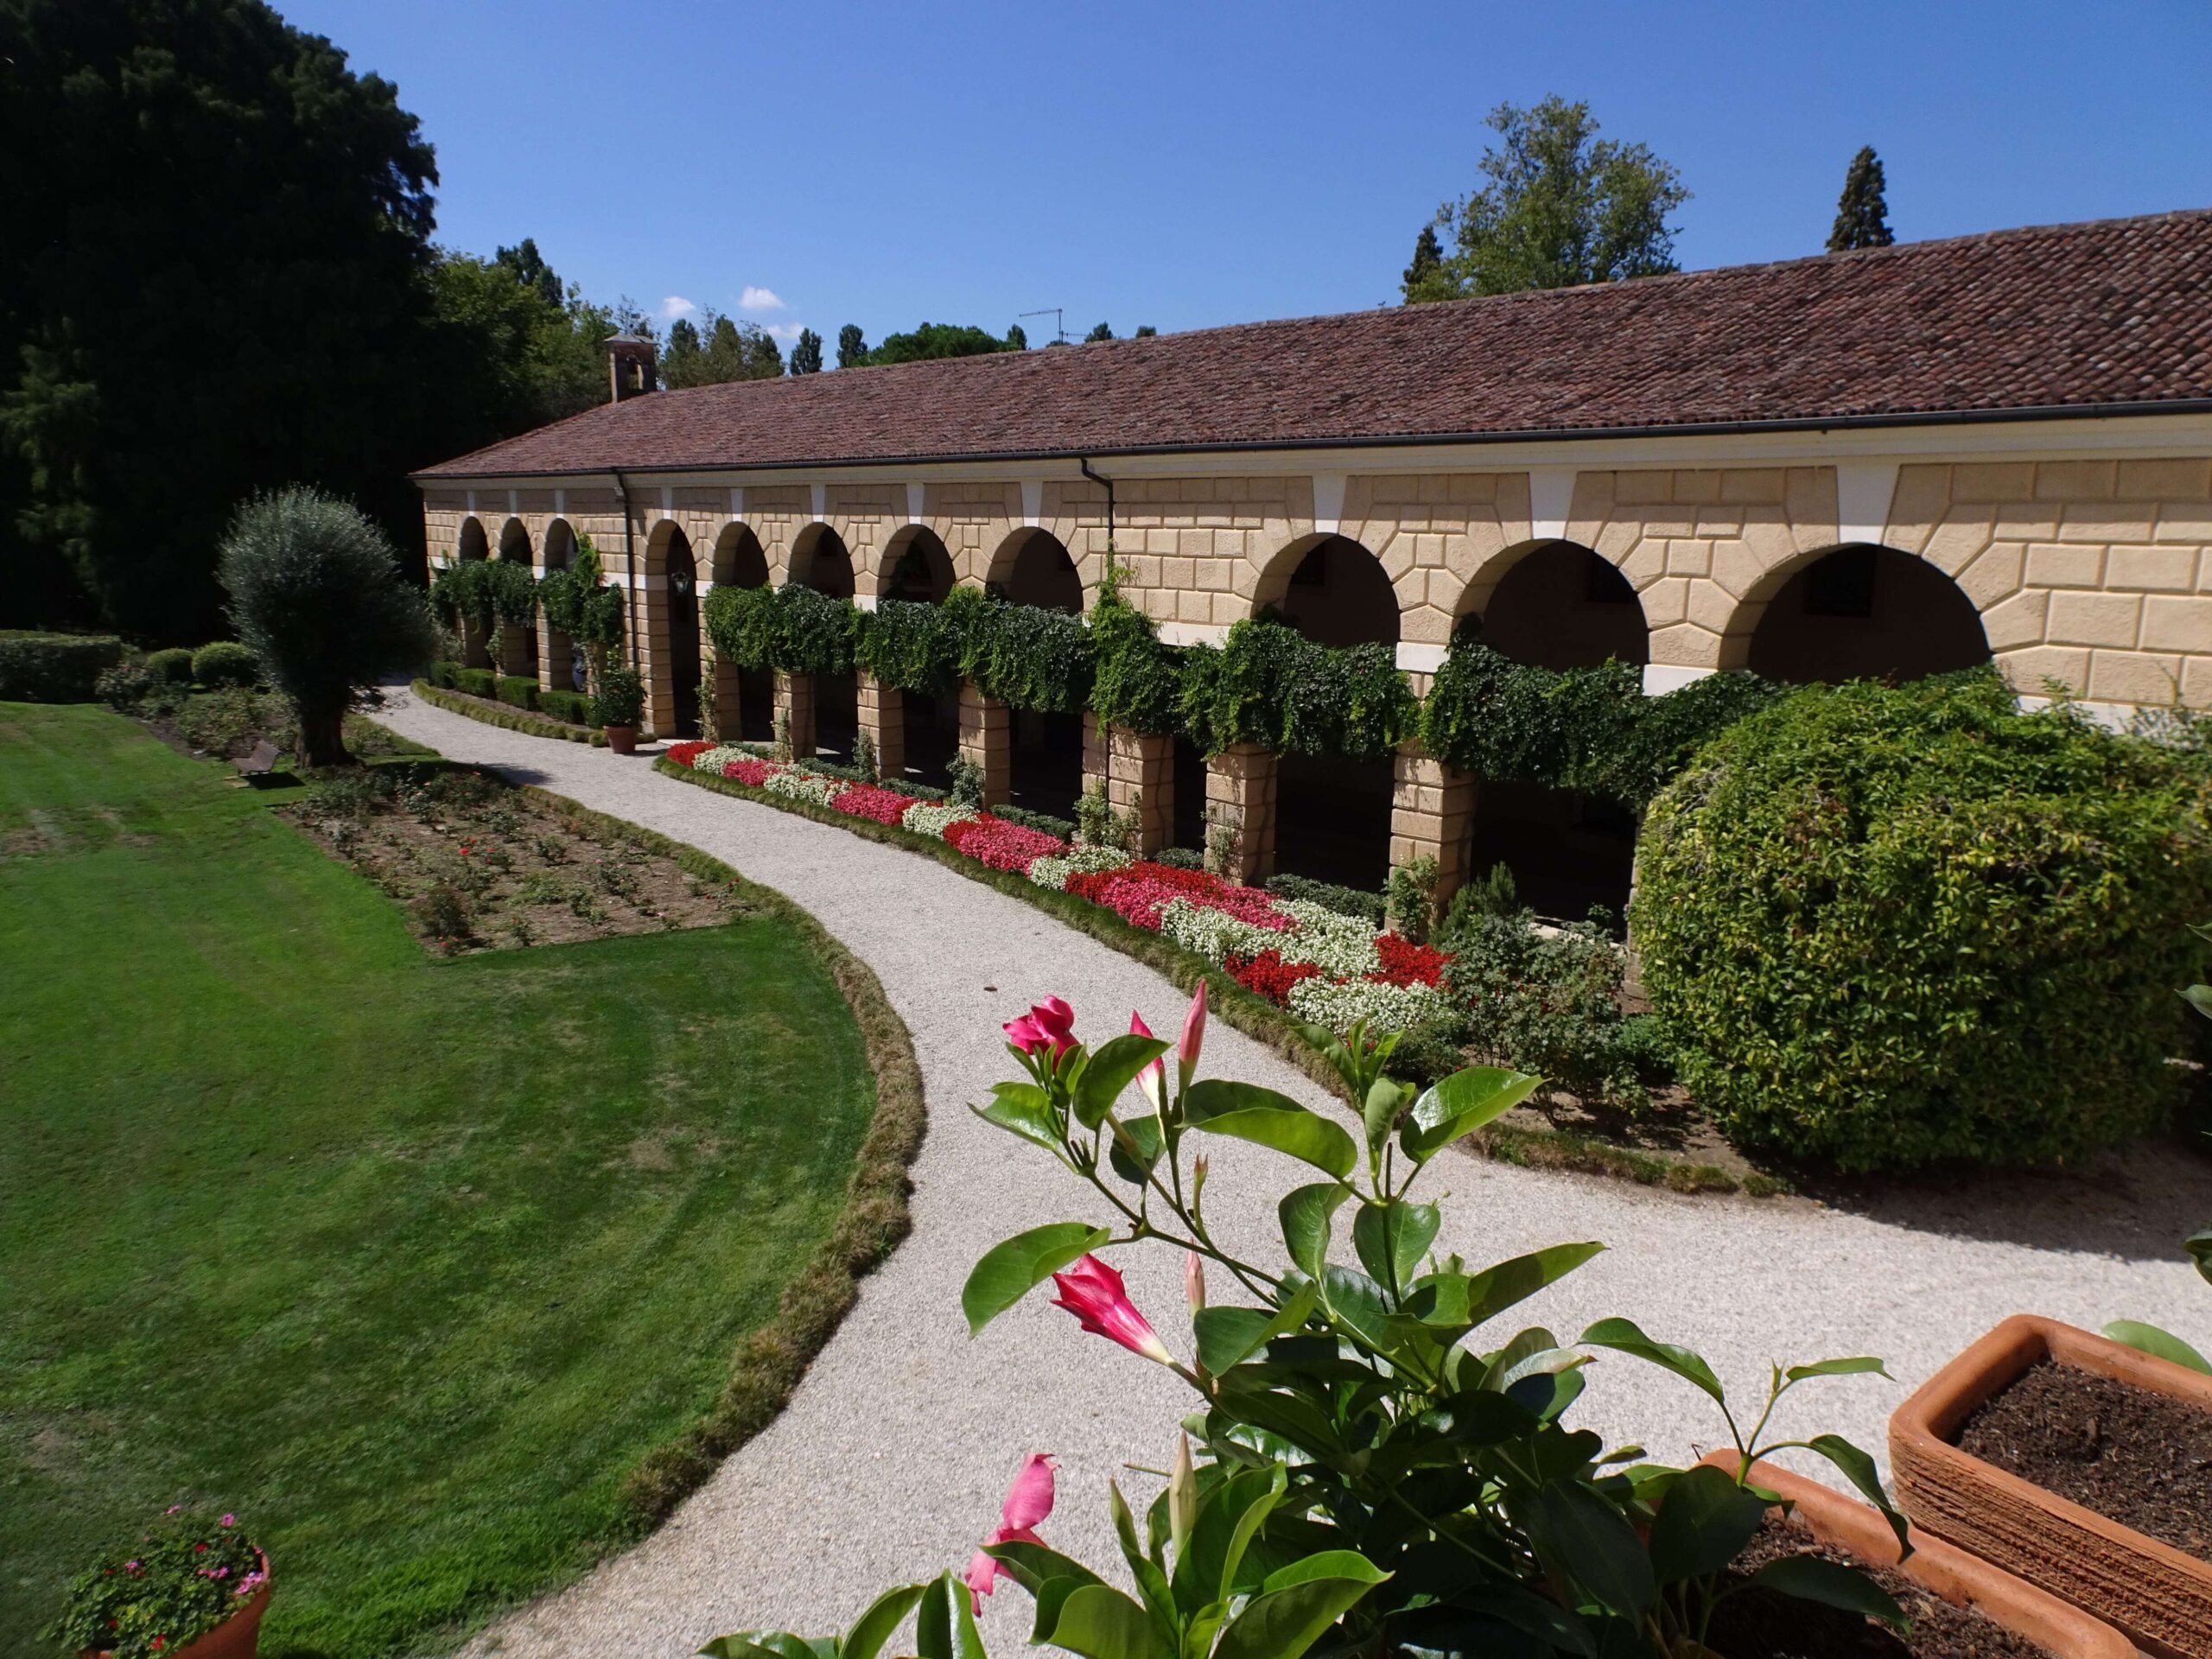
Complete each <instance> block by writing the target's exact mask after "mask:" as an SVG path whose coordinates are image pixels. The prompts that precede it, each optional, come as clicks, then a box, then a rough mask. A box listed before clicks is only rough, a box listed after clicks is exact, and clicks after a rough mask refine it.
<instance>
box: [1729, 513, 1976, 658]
mask: <svg viewBox="0 0 2212 1659" xmlns="http://www.w3.org/2000/svg"><path fill="white" fill-rule="evenodd" d="M1990 656H1991V652H1990V647H1989V636H1988V633H1987V632H1986V630H1985V629H1984V627H1983V626H1982V620H1981V612H1980V609H1979V608H1978V607H1976V606H1975V604H1974V601H1973V600H1972V599H1971V598H1970V597H1968V596H1967V593H1966V591H1965V589H1963V588H1961V587H1960V586H1959V584H1958V583H1957V582H1955V581H1954V580H1953V579H1952V578H1951V577H1950V576H1949V575H1947V574H1946V573H1945V572H1944V571H1943V570H1942V569H1941V568H1940V567H1939V566H1937V565H1936V564H1934V563H1931V562H1929V560H1927V559H1924V558H1922V557H1920V556H1918V555H1916V554H1912V553H1907V552H1904V551H1902V550H1899V549H1897V548H1894V547H1887V546H1884V545H1881V544H1879V543H1872V542H1850V543H1842V544H1840V545H1838V546H1832V547H1826V548H1818V549H1815V550H1813V551H1811V552H1809V553H1805V554H1801V555H1799V556H1797V557H1796V558H1794V559H1786V560H1783V561H1781V562H1779V563H1777V564H1775V565H1774V566H1773V567H1772V568H1770V569H1768V570H1766V571H1765V572H1764V573H1763V574H1762V575H1760V577H1759V579H1758V581H1757V582H1754V583H1753V584H1752V585H1751V588H1750V589H1749V590H1748V591H1747V592H1746V593H1745V595H1744V597H1743V598H1742V600H1741V601H1738V604H1737V605H1736V607H1735V608H1734V610H1733V611H1732V612H1731V613H1730V614H1729V618H1728V622H1727V626H1726V627H1725V628H1724V629H1723V630H1722V632H1721V636H1720V665H1721V666H1722V667H1724V668H1748V669H1750V670H1751V671H1753V672H1754V673H1758V674H1764V675H1765V676H1766V677H1768V678H1770V679H1777V680H1782V681H1784V682H1787V683H1790V684H1805V683H1811V682H1814V681H1836V680H1847V679H1889V680H1916V679H1920V678H1922V677H1924V676H1926V675H1929V674H1940V673H1943V672H1946V671H1949V670H1953V669H1961V668H1972V667H1974V666H1975V665H1977V664H1981V663H1986V662H1987V661H1989V660H1990Z"/></svg>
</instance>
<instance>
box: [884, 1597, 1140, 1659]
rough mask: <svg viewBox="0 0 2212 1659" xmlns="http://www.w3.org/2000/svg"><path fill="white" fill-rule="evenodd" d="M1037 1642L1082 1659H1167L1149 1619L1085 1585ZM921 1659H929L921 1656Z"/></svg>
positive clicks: (1129, 1603)
mask: <svg viewBox="0 0 2212 1659" xmlns="http://www.w3.org/2000/svg"><path fill="white" fill-rule="evenodd" d="M1039 1639H1040V1640H1042V1641H1046V1642H1050V1643H1052V1645H1053V1646H1054V1647H1056V1648H1065V1649H1067V1650H1068V1651H1069V1652H1070V1653H1080V1654H1083V1655H1084V1656H1085V1659H1167V1656H1168V1655H1169V1654H1172V1652H1173V1649H1162V1648H1161V1647H1160V1643H1159V1642H1158V1641H1157V1639H1156V1636H1155V1633H1154V1629H1153V1621H1152V1615H1151V1614H1149V1613H1147V1612H1146V1611H1145V1610H1144V1609H1143V1608H1142V1607H1141V1606H1139V1605H1137V1604H1136V1603H1135V1601H1133V1600H1132V1599H1130V1598H1128V1596H1126V1595H1124V1594H1122V1592H1120V1591H1119V1590H1116V1589H1115V1588H1114V1587H1113V1586H1111V1585H1105V1584H1086V1585H1083V1586H1078V1587H1077V1588H1076V1589H1074V1590H1072V1591H1071V1592H1069V1593H1068V1595H1067V1597H1066V1598H1065V1599H1064V1600H1062V1601H1061V1603H1060V1605H1059V1616H1058V1618H1056V1619H1054V1620H1053V1621H1052V1630H1050V1631H1049V1632H1048V1633H1046V1635H1044V1636H1042V1637H1039ZM922 1659H930V1656H929V1655H927V1654H924V1655H923V1656H922Z"/></svg>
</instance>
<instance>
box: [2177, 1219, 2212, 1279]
mask: <svg viewBox="0 0 2212 1659" xmlns="http://www.w3.org/2000/svg"><path fill="white" fill-rule="evenodd" d="M2181 1247H2182V1249H2184V1250H2186V1251H2187V1252H2188V1253H2189V1259H2190V1261H2192V1262H2196V1270H2197V1272H2199V1273H2201V1274H2203V1275H2204V1277H2205V1278H2206V1279H2208V1280H2212V1227H2207V1228H2204V1229H2202V1230H2201V1231H2198V1232H2194V1233H2191V1234H2190V1236H2188V1237H2187V1238H2185V1239H2183V1240H2182V1242H2181Z"/></svg>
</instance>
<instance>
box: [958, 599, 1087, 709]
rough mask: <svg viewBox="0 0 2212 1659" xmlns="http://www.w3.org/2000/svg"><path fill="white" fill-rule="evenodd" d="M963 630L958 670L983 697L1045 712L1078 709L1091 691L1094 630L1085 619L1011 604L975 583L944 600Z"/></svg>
mask: <svg viewBox="0 0 2212 1659" xmlns="http://www.w3.org/2000/svg"><path fill="white" fill-rule="evenodd" d="M945 608H946V609H947V610H948V611H950V612H952V613H954V615H953V625H954V626H957V627H958V628H959V629H960V631H961V634H962V646H961V658H960V671H961V675H962V677H963V678H965V679H969V680H972V681H974V682H975V683H976V685H977V686H979V687H980V688H981V689H982V691H983V693H984V695H985V696H993V697H996V698H998V699H999V700H1000V701H1001V702H1007V703H1011V704H1012V705H1013V706H1014V708H1016V709H1034V710H1037V711H1038V712H1039V713H1043V714H1054V715H1072V714H1079V713H1081V712H1082V710H1083V709H1084V707H1085V706H1086V699H1087V698H1088V697H1089V696H1090V682H1091V666H1092V665H1091V652H1090V633H1089V632H1088V631H1087V630H1086V629H1085V628H1084V625H1083V619H1082V618H1081V617H1079V616H1071V615H1070V614H1068V613H1066V612H1065V611H1048V610H1045V609H1043V608H1041V607H1038V606H1034V605H1011V604H1008V603H1007V601H1004V600H1001V599H994V598H992V597H991V596H990V595H988V594H981V593H977V592H976V590H975V589H973V588H959V589H956V590H955V591H954V593H953V594H952V596H951V597H950V598H949V599H947V600H946V601H945Z"/></svg>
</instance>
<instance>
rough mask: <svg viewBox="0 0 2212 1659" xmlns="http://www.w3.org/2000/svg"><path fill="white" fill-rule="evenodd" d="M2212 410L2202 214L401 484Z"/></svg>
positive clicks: (882, 384)
mask: <svg viewBox="0 0 2212 1659" xmlns="http://www.w3.org/2000/svg"><path fill="white" fill-rule="evenodd" d="M2208 399H2212V211H2204V212H2194V213H2167V214H2161V215H2159V216H2157V217H2154V218H2148V219H2107V220H2104V221H2101V222H2099V223H2094V224H2087V225H2060V226H2041V227H2037V228H2032V229H2027V230H2017V231H2000V232H1992V233H1989V234H1986V235H1980V236H1968V237H1960V238H1955V239H1952V240H1948V241H1942V242H1920V243H1910V244H1906V245H1902V246H1898V247H1894V248H1885V249H1878V250H1870V251H1865V252H1859V253H1847V254H1834V255H1828V256H1825V257H1819V258H1812V259H1798V260H1792V261H1789V262H1788V263H1785V264H1769V265H1746V266H1739V267H1736V268H1734V269H1731V270H1707V271H1695V272H1689V273H1686V274H1684V275H1681V276H1675V277H1650V278H1646V279H1643V280H1642V281H1637V282H1630V283H1611V284H1605V285H1602V286H1598V287H1592V288H1580V289H1555V290H1553V291H1550V292H1546V293H1535V294H1513V295H1504V296H1498V297H1497V298H1493V299H1479V300H1462V301H1458V302H1452V303H1447V304H1440V305H1423V306H1410V307H1394V308H1389V309H1384V310H1376V311H1362V312H1354V313H1351V314H1348V315H1342V316H1330V317H1307V318H1301V319H1298V320H1294V321H1282V322H1256V323H1244V324H1240V325H1238V326H1236V327H1228V328H1208V329H1200V330H1198V331H1195V332H1193V333H1190V334H1164V335H1160V336H1157V337H1154V338H1150V339H1145V340H1116V341H1112V342H1106V343H1101V344H1098V345H1096V346H1069V347H1065V348H1062V349H1057V350H1039V351H1030V352H1022V353H1005V354H1001V355H998V356H993V357H980V358H957V359H948V360H944V361H938V362H928V363H910V364H904V365H899V366H897V367H893V368H881V369H863V370H853V369H847V370H840V371H836V372H829V373H823V374H815V375H804V376H798V377H793V378H785V379H780V380H764V381H749V382H740V383H736V384H734V385H720V386H702V387H699V388H696V389H695V390H692V391H663V392H658V393H655V394H653V395H652V396H650V397H637V398H632V399H631V400H630V401H628V402H626V403H622V404H611V405H608V406H606V407H602V408H600V409H595V410H587V411H586V412H585V413H583V414H582V415H578V416H574V417H572V418H570V419H569V420H566V421H563V422H560V423H556V424H555V425H552V426H549V427H544V428H542V429H539V430H537V431H535V432H531V433H526V434H524V435H522V436H520V437H517V438H511V439H509V440H507V441H506V442H504V443H498V444H494V445H493V446H492V447H491V448H487V449H481V450H479V451H478V452H476V453H475V454H472V455H464V456H462V457H461V458H460V459H459V460H456V461H447V462H445V463H443V464H442V465H440V466H436V467H430V468H429V469H428V470H427V471H426V472H424V473H423V474H418V476H421V477H425V478H439V477H470V476H488V475H499V474H510V475H511V474H534V473H577V472H590V471H599V470H604V469H606V468H607V467H624V468H629V467H636V468H638V469H639V470H641V471H652V470H658V469H681V468H690V467H787V466H821V465H830V464H836V463H853V462H890V461H919V460H939V459H946V460H950V459H960V458H963V457H969V458H984V457H990V458H1002V457H1007V456H1014V455H1032V454H1039V455H1046V454H1049V455H1076V454H1090V455H1101V454H1112V453H1115V452H1117V451H1119V452H1128V451H1143V450H1159V449H1175V448H1213V447H1224V448H1225V447H1234V446H1249V445H1275V444H1281V445H1286V446H1297V445H1304V444H1319V443H1337V442H1357V441H1361V440H1381V441H1385V442H1389V441H1408V440H1410V441H1419V440H1421V439H1426V438H1450V437H1505V436H1510V435H1539V434H1568V435H1574V434H1586V435H1599V434H1602V433H1606V432H1618V431H1622V430H1638V429H1649V428H1655V427H1660V428H1664V427H1696V426H1707V425H1715V424H1726V425H1739V424H1741V425H1798V424H1821V423H1831V422H1852V423H1877V424H1878V423H1884V422H1885V421H1897V422H1904V421H1910V420H1912V419H1915V418H1916V417H1925V416H1933V415H1942V414H1953V413H1959V414H1967V415H1976V414H1979V415H1985V416H1987V415H1993V414H1997V413H2000V412H2003V411H2018V410H2051V409H2069V410H2082V411H2083V412H2085V413H2093V412H2094V411H2096V410H2100V409H2107V408H2111V407H2113V406H2137V407H2139V406H2141V405H2144V404H2152V405H2157V404H2187V403H2190V402H2191V401H2196V400H2208Z"/></svg>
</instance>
